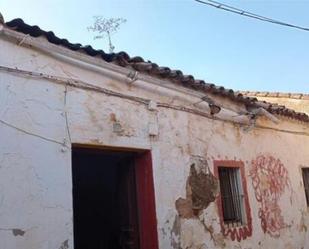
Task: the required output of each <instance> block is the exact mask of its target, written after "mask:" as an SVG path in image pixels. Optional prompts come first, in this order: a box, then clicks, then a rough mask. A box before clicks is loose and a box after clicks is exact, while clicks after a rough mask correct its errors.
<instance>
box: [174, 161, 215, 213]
mask: <svg viewBox="0 0 309 249" xmlns="http://www.w3.org/2000/svg"><path fill="white" fill-rule="evenodd" d="M195 161H196V162H195V163H192V164H191V166H190V176H189V177H188V180H187V185H186V199H184V198H178V199H177V200H176V203H175V205H176V209H177V211H178V214H179V216H180V217H181V218H186V219H189V218H193V217H197V216H198V215H199V214H200V213H201V211H202V210H204V209H206V208H207V207H208V205H209V204H210V203H211V202H213V201H215V199H216V196H217V195H218V190H219V187H218V186H219V185H218V180H217V178H215V177H214V175H213V174H212V173H211V172H210V170H209V167H208V164H207V161H206V160H204V159H202V158H199V159H198V160H195Z"/></svg>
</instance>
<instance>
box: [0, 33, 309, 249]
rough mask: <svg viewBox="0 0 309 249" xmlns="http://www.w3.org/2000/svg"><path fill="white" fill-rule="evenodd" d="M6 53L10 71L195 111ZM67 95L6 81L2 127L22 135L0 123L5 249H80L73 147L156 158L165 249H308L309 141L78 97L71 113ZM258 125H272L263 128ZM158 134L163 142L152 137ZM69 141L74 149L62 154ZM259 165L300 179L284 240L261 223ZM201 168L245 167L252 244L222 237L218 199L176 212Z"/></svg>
mask: <svg viewBox="0 0 309 249" xmlns="http://www.w3.org/2000/svg"><path fill="white" fill-rule="evenodd" d="M0 46H1V48H3V49H1V50H0V64H1V65H3V66H10V67H18V68H20V69H25V70H31V71H37V72H44V73H48V74H52V75H57V76H63V77H73V78H77V79H80V80H83V81H86V82H88V83H91V84H94V85H97V86H104V87H106V88H109V89H111V90H114V91H118V92H122V93H126V94H131V95H136V96H143V97H146V98H149V99H153V100H156V101H161V102H169V101H173V103H177V104H187V103H184V102H181V98H176V97H175V98H172V99H171V98H170V95H167V96H164V95H162V94H160V95H159V94H157V93H156V92H148V91H145V90H144V89H142V88H140V87H138V84H139V82H135V83H134V84H132V85H127V84H126V83H124V82H117V81H115V80H112V79H109V78H107V77H105V76H104V75H102V74H98V73H94V72H91V71H89V70H88V71H87V70H84V69H81V68H78V67H74V66H72V65H69V64H66V63H64V62H61V61H57V60H55V59H53V58H51V57H48V56H46V55H44V54H42V53H39V52H37V51H34V50H31V49H26V48H22V47H19V46H17V45H15V44H12V43H9V42H7V41H4V40H1V39H0ZM64 91H65V88H64V86H61V85H57V84H54V83H52V82H49V81H46V80H43V79H33V78H25V77H24V76H23V77H20V76H18V75H13V74H8V73H4V72H0V120H4V121H5V122H6V123H8V124H11V125H13V126H15V128H13V127H9V126H8V125H5V124H4V123H0V138H1V143H0V241H1V243H2V244H1V245H2V246H3V248H5V249H23V248H27V249H38V248H40V249H41V248H42V249H59V248H61V249H63V248H73V235H72V232H73V224H72V215H73V214H72V180H71V155H70V148H67V147H65V146H67V145H69V142H68V141H69V139H70V138H71V140H72V142H73V143H80V144H93V145H102V146H116V147H134V148H139V149H151V150H152V155H153V156H152V157H153V170H154V185H155V195H156V212H157V221H158V235H159V245H160V249H178V248H182V249H189V248H190V249H206V248H207V249H208V248H231V249H232V248H233V249H237V248H242V249H249V248H299V249H301V248H308V247H309V241H308V237H309V236H308V231H307V230H308V226H309V213H308V211H307V207H306V203H305V196H304V193H303V191H304V190H303V185H302V179H301V171H300V167H301V166H309V153H308V150H309V138H308V136H301V135H292V134H287V133H282V132H275V131H272V130H261V129H253V130H251V131H250V132H244V131H243V129H242V128H240V127H239V126H237V125H233V124H230V123H226V122H222V121H214V120H210V119H207V118H204V117H200V116H197V115H194V114H189V113H186V112H181V111H176V110H171V109H166V108H164V109H163V108H160V109H159V110H157V111H156V110H154V111H150V110H148V109H147V107H146V106H144V105H142V104H137V103H135V102H132V101H129V100H124V99H121V98H117V97H111V96H106V95H104V94H101V93H96V92H90V91H85V90H81V89H76V88H71V87H69V88H68V92H67V100H66V106H65V105H64ZM177 94H178V93H177ZM175 95H176V93H175ZM65 112H66V113H67V118H68V120H67V121H68V126H69V130H70V137H69V135H68V131H67V125H66V120H65V115H64V114H65ZM259 122H262V123H264V124H266V125H270V126H271V125H272V124H270V123H269V122H267V121H265V120H263V119H262V120H261V121H259ZM153 125H155V126H156V128H157V131H158V134H157V135H154V134H155V133H156V132H151V135H150V127H153ZM277 127H279V128H289V129H303V130H304V131H307V132H308V126H307V127H304V126H302V125H301V124H298V123H297V122H289V121H288V120H284V121H283V122H282V123H281V124H280V125H278V126H277ZM16 128H18V129H19V130H18V129H16ZM151 129H152V130H153V128H151ZM21 130H24V131H26V132H27V133H25V132H24V131H21ZM154 130H156V129H154ZM64 141H65V142H66V144H64V145H63V144H61V143H63V142H64ZM258 155H271V156H273V157H275V158H280V160H281V162H283V163H284V165H285V167H286V168H287V170H288V174H289V178H290V179H291V189H292V190H293V194H292V195H290V194H289V193H290V192H287V193H285V194H283V195H282V197H281V199H280V200H279V206H280V207H281V210H282V214H283V215H284V218H285V222H286V223H287V224H288V225H289V226H287V227H286V228H284V229H281V230H280V236H279V238H273V237H271V236H269V235H267V234H265V233H264V232H263V230H262V228H261V225H260V220H259V218H258V211H259V206H258V205H259V204H258V202H257V200H256V199H255V196H254V189H253V187H252V184H251V180H250V177H249V170H250V168H251V160H253V159H255V158H256V157H257V156H258ZM196 158H202V159H203V160H204V161H205V162H207V168H206V170H207V171H209V172H210V173H213V161H214V160H225V159H226V160H241V161H243V162H244V165H245V174H246V177H247V178H248V179H247V187H248V194H249V202H250V205H251V216H252V223H253V225H252V226H253V233H252V236H251V237H249V238H247V239H246V240H242V241H241V242H237V241H232V240H231V239H230V238H224V237H223V236H222V234H221V229H220V221H219V216H218V208H217V206H216V203H215V202H213V201H212V200H213V198H210V200H211V201H210V202H209V203H208V204H207V205H204V206H203V207H202V208H201V209H200V210H199V212H197V214H196V215H195V216H194V217H192V216H190V217H181V216H180V215H179V212H178V211H177V209H176V206H175V202H176V200H178V199H179V198H183V199H185V198H188V189H187V186H188V185H187V182H188V177H189V176H190V166H191V165H192V160H195V159H196ZM205 165H206V164H205ZM191 174H192V172H191ZM205 191H207V190H205Z"/></svg>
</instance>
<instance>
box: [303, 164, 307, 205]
mask: <svg viewBox="0 0 309 249" xmlns="http://www.w3.org/2000/svg"><path fill="white" fill-rule="evenodd" d="M302 172H303V181H304V188H305V195H306V200H307V206H309V168H303V169H302Z"/></svg>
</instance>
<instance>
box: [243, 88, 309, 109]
mask: <svg viewBox="0 0 309 249" xmlns="http://www.w3.org/2000/svg"><path fill="white" fill-rule="evenodd" d="M241 93H243V94H245V95H247V96H251V97H256V98H257V99H258V100H261V101H266V102H270V103H277V104H279V105H284V106H286V107H287V108H290V109H293V110H295V111H298V112H304V113H307V114H309V94H289V93H272V92H266V93H258V92H241Z"/></svg>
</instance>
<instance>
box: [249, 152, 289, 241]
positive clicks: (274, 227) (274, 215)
mask: <svg viewBox="0 0 309 249" xmlns="http://www.w3.org/2000/svg"><path fill="white" fill-rule="evenodd" d="M250 176H251V179H252V186H253V188H254V191H255V197H256V200H257V201H258V202H259V203H260V208H259V213H258V215H259V218H260V219H261V227H262V229H263V231H264V233H268V234H269V235H270V236H272V237H275V238H276V237H279V236H280V229H282V228H285V227H286V226H287V225H286V224H285V222H284V219H283V216H282V213H281V209H280V206H279V200H280V197H281V196H282V194H283V193H284V192H285V189H286V188H289V187H290V180H289V176H288V171H287V169H286V168H285V167H284V165H283V163H282V162H281V161H280V160H279V159H275V158H274V157H272V156H262V155H261V156H258V157H257V158H256V159H255V160H252V165H251V170H250Z"/></svg>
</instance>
